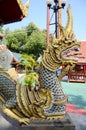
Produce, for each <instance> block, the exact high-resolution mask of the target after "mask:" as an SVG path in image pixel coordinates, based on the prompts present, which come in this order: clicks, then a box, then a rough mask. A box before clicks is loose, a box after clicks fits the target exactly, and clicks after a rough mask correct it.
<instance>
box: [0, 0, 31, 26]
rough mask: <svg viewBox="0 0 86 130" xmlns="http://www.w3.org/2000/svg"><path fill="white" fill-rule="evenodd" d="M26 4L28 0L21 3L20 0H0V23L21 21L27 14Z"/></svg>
mask: <svg viewBox="0 0 86 130" xmlns="http://www.w3.org/2000/svg"><path fill="white" fill-rule="evenodd" d="M28 6H29V4H28V1H27V2H26V3H25V4H23V3H22V0H0V24H9V23H13V22H17V21H21V20H22V19H23V18H24V17H26V16H27V15H28Z"/></svg>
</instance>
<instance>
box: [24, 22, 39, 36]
mask: <svg viewBox="0 0 86 130" xmlns="http://www.w3.org/2000/svg"><path fill="white" fill-rule="evenodd" d="M26 31H27V36H28V37H29V36H31V34H32V33H33V32H37V31H40V29H39V28H38V27H37V26H36V24H35V23H34V22H31V23H29V25H28V26H27V27H26Z"/></svg>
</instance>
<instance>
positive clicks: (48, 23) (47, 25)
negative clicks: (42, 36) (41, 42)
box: [46, 7, 50, 46]
mask: <svg viewBox="0 0 86 130" xmlns="http://www.w3.org/2000/svg"><path fill="white" fill-rule="evenodd" d="M49 35H50V9H49V7H47V23H46V46H47V45H48V43H49Z"/></svg>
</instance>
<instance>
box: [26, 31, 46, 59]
mask: <svg viewBox="0 0 86 130" xmlns="http://www.w3.org/2000/svg"><path fill="white" fill-rule="evenodd" d="M45 44H46V33H45V32H44V31H38V32H33V33H32V34H31V35H30V37H29V40H28V41H27V43H26V45H25V47H26V48H25V50H27V53H28V54H34V55H35V56H36V57H38V56H39V54H41V53H42V52H43V50H44V49H45Z"/></svg>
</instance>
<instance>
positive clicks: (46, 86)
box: [0, 6, 79, 125]
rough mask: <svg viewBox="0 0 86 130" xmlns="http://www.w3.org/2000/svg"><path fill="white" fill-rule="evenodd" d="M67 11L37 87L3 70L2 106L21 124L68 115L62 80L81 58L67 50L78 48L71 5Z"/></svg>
mask: <svg viewBox="0 0 86 130" xmlns="http://www.w3.org/2000/svg"><path fill="white" fill-rule="evenodd" d="M67 14H68V21H67V25H66V27H65V28H64V27H63V26H61V25H59V27H60V31H61V36H60V38H59V39H56V38H55V37H53V36H52V37H51V39H50V42H49V44H48V46H47V48H46V50H45V51H44V54H43V56H42V61H41V63H40V68H39V79H38V83H37V84H38V86H39V87H38V89H37V90H36V89H35V88H34V89H33V90H30V89H29V87H28V86H25V85H24V84H22V83H19V82H18V81H17V82H15V81H14V80H13V79H12V78H11V77H10V76H8V75H7V74H6V72H3V71H0V100H1V102H2V104H0V109H1V110H2V111H3V112H4V113H5V114H6V115H8V116H9V117H11V118H13V119H15V120H17V121H18V122H19V123H20V124H21V123H24V124H25V125H28V124H29V123H30V121H31V120H38V119H41V120H42V119H46V120H48V119H50V120H53V119H59V118H63V117H64V116H65V113H66V103H67V100H68V99H67V96H66V95H65V94H64V92H63V90H62V86H61V82H60V81H61V79H62V77H63V76H65V75H66V74H67V73H68V72H69V71H71V70H72V69H73V67H74V66H75V65H76V63H77V60H78V58H77V55H72V56H71V55H69V56H68V53H69V52H70V51H73V50H74V51H75V50H76V48H77V49H78V48H79V42H78V41H77V40H76V39H75V36H74V33H73V21H72V14H71V10H70V6H68V8H67ZM60 66H65V69H63V70H62V72H61V74H60V75H59V77H58V78H57V76H56V71H57V69H58V68H59V67H60Z"/></svg>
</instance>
